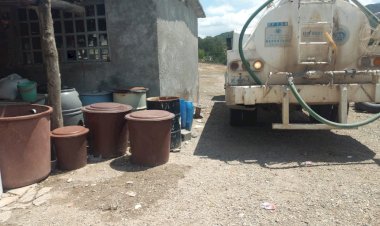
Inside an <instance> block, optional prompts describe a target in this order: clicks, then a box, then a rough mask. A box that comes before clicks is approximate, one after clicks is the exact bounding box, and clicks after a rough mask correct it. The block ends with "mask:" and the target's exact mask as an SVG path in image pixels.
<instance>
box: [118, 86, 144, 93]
mask: <svg viewBox="0 0 380 226" xmlns="http://www.w3.org/2000/svg"><path fill="white" fill-rule="evenodd" d="M147 91H149V89H148V88H145V87H132V88H129V89H119V90H115V91H114V93H146V92H147Z"/></svg>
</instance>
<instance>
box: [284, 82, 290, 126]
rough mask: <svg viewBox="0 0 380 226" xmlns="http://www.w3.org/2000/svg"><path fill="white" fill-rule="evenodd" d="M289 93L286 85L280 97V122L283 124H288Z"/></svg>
mask: <svg viewBox="0 0 380 226" xmlns="http://www.w3.org/2000/svg"><path fill="white" fill-rule="evenodd" d="M289 93H290V90H289V88H288V87H286V88H285V90H284V96H283V98H282V124H284V125H289Z"/></svg>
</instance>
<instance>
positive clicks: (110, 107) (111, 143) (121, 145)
mask: <svg viewBox="0 0 380 226" xmlns="http://www.w3.org/2000/svg"><path fill="white" fill-rule="evenodd" d="M131 110H132V107H131V106H129V105H125V104H119V103H95V104H91V105H88V106H85V107H83V108H82V111H83V113H84V123H85V126H86V127H87V128H89V129H90V132H89V144H90V148H91V149H92V152H93V154H94V155H95V156H101V157H102V158H114V157H118V156H121V155H124V154H125V152H126V151H127V145H128V138H127V137H128V136H127V123H126V121H125V119H124V117H125V115H126V114H128V113H129V112H130V111H131Z"/></svg>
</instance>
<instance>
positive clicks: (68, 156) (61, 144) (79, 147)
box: [51, 126, 89, 170]
mask: <svg viewBox="0 0 380 226" xmlns="http://www.w3.org/2000/svg"><path fill="white" fill-rule="evenodd" d="M88 131H89V130H88V129H87V128H85V127H83V126H66V127H62V128H58V129H55V130H53V131H52V134H51V136H52V139H53V144H54V147H55V151H56V153H57V162H58V168H59V169H61V170H75V169H79V168H82V167H84V166H86V164H87V139H86V136H87V133H88Z"/></svg>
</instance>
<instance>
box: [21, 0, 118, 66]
mask: <svg viewBox="0 0 380 226" xmlns="http://www.w3.org/2000/svg"><path fill="white" fill-rule="evenodd" d="M85 9H86V13H85V15H84V16H81V17H79V16H77V15H75V14H73V13H70V12H63V11H61V10H55V9H53V10H52V17H53V21H54V33H55V41H56V46H57V49H58V54H59V60H60V62H78V61H109V60H110V57H109V45H108V35H107V23H106V13H105V6H104V4H92V5H85ZM18 18H19V22H20V35H21V46H22V51H23V63H24V64H41V63H42V51H41V40H40V30H39V23H38V16H37V14H36V13H35V12H34V11H33V10H29V9H19V11H18Z"/></svg>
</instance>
